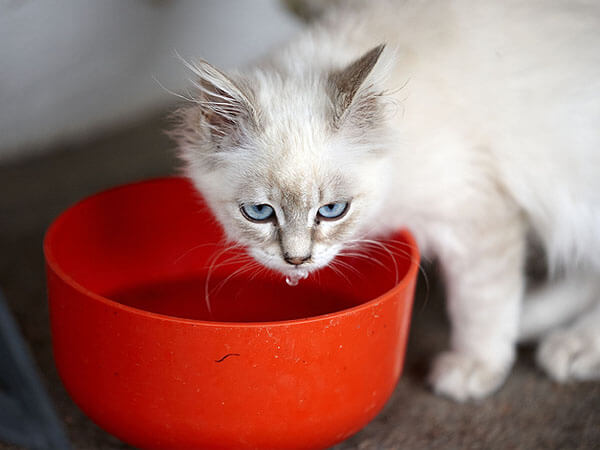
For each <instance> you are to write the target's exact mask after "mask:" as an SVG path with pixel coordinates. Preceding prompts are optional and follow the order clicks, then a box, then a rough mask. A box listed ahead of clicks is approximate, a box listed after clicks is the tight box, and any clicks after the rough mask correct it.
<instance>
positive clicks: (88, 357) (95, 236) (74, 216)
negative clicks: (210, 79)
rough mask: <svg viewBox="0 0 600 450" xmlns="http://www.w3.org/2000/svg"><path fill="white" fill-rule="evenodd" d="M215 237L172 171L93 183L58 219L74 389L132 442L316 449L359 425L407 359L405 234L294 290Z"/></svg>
mask: <svg viewBox="0 0 600 450" xmlns="http://www.w3.org/2000/svg"><path fill="white" fill-rule="evenodd" d="M223 242H224V241H223V236H222V233H221V230H220V228H219V226H218V225H217V223H216V222H215V220H214V219H213V218H212V216H211V215H210V213H209V211H208V209H207V208H206V206H205V205H204V204H203V202H202V200H201V199H200V198H199V196H198V194H197V193H196V192H195V191H194V189H193V187H192V186H191V185H190V183H188V182H187V181H186V180H184V179H181V178H164V179H156V180H150V181H145V182H141V183H136V184H131V185H126V186H123V187H119V188H116V189H112V190H109V191H106V192H103V193H100V194H98V195H95V196H92V197H90V198H88V199H86V200H83V201H82V202H80V203H78V204H76V205H75V206H73V207H72V208H70V209H69V210H67V211H66V212H64V213H63V214H62V215H61V216H60V217H59V218H58V219H57V220H56V221H55V222H54V223H53V224H52V226H51V227H50V229H49V231H48V233H47V235H46V238H45V241H44V252H45V256H46V263H47V275H48V295H49V301H50V320H51V327H52V340H53V348H54V357H55V361H56V366H57V368H58V371H59V373H60V376H61V378H62V380H63V382H64V384H65V386H66V389H67V390H68V392H69V394H70V395H71V397H72V398H73V400H74V401H75V402H76V403H77V404H78V405H79V406H80V407H81V409H82V410H83V411H84V412H85V413H86V414H87V415H88V416H89V417H90V418H91V419H92V420H94V421H95V422H96V423H97V424H98V425H100V426H101V427H102V428H104V429H105V430H106V431H108V432H109V433H112V434H114V435H115V436H117V437H119V438H120V439H122V440H123V441H125V442H128V443H130V444H131V445H134V446H136V447H141V448H177V449H183V448H194V449H197V448H223V449H224V448H236V449H238V448H260V449H285V448H324V447H327V446H330V445H333V444H335V443H337V442H340V441H342V440H344V439H345V438H347V437H348V436H350V435H352V434H353V433H355V432H357V431H358V430H360V429H361V428H362V427H363V426H365V425H366V424H367V423H368V422H369V421H370V420H371V419H373V417H375V415H376V414H377V412H378V411H380V409H381V408H382V407H383V405H384V404H385V402H386V401H387V400H388V398H389V397H390V395H391V393H392V391H393V389H394V386H395V385H396V382H397V381H398V378H399V376H400V372H401V369H402V364H403V361H404V353H405V347H406V339H407V334H408V328H409V320H410V311H411V306H412V299H413V293H414V287H415V281H416V278H417V268H418V262H419V254H418V251H417V247H416V245H415V242H414V240H413V238H412V236H411V235H410V234H409V233H408V232H406V231H402V232H400V233H399V234H398V235H397V236H395V239H394V241H390V242H388V243H387V244H386V249H387V250H382V249H381V248H378V247H376V248H375V249H374V250H375V251H373V252H371V254H370V256H371V257H370V258H364V257H361V258H356V257H354V258H352V257H342V261H344V263H342V264H341V266H340V267H339V268H338V269H337V271H336V270H333V269H329V268H326V269H323V270H321V271H319V272H317V273H316V274H313V275H311V276H310V277H309V278H308V279H307V280H304V281H301V282H300V284H299V285H298V286H296V287H290V286H287V285H286V284H285V283H284V281H283V278H282V277H281V276H280V275H278V274H274V273H271V272H268V271H266V270H259V271H257V270H249V267H250V266H252V263H250V260H249V258H248V257H246V256H244V254H243V253H242V252H240V251H236V250H234V251H232V252H229V251H225V250H224V249H225V247H224V244H223ZM238 269H239V271H238ZM247 269H248V270H247ZM209 272H210V276H208V273H209ZM206 294H208V297H209V298H208V300H209V301H208V302H207V299H206ZM207 303H210V308H209V307H208V306H207Z"/></svg>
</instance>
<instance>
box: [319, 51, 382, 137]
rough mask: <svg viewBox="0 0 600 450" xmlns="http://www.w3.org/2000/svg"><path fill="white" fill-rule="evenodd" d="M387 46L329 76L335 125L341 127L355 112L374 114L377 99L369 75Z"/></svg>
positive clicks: (366, 54)
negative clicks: (347, 117)
mask: <svg viewBox="0 0 600 450" xmlns="http://www.w3.org/2000/svg"><path fill="white" fill-rule="evenodd" d="M384 48H385V44H381V45H378V46H377V47H375V48H373V49H371V50H369V51H368V52H367V53H365V54H364V55H363V56H361V57H360V58H358V59H357V60H355V61H354V62H352V63H350V64H349V65H348V66H346V67H345V68H343V69H341V70H338V71H335V72H333V73H331V74H330V75H329V80H328V81H329V85H330V90H331V96H332V100H333V105H334V117H333V121H334V125H335V126H336V127H339V126H340V125H341V123H342V122H343V121H344V119H345V118H346V116H348V115H349V114H351V113H352V111H353V110H361V111H362V112H363V113H367V114H368V113H369V111H371V112H374V110H375V107H376V105H375V102H376V99H375V98H374V97H373V95H369V94H373V92H370V91H371V89H370V88H372V85H371V83H367V79H368V78H369V75H370V74H371V73H372V72H373V68H374V67H375V64H377V61H378V60H379V58H380V56H381V54H382V53H383V50H384Z"/></svg>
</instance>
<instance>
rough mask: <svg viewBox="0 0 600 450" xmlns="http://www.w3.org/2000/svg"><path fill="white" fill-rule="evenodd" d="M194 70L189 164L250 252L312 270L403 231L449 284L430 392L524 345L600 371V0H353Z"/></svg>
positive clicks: (477, 393) (282, 265)
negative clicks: (265, 50)
mask: <svg viewBox="0 0 600 450" xmlns="http://www.w3.org/2000/svg"><path fill="white" fill-rule="evenodd" d="M189 67H190V69H192V70H193V72H194V77H195V81H194V85H195V89H196V91H195V94H194V96H193V98H191V99H190V100H191V102H190V103H189V104H188V105H186V106H184V107H182V108H181V110H180V111H179V112H178V114H177V116H178V124H177V125H176V126H175V128H174V130H173V135H174V136H175V138H176V140H177V143H178V148H179V153H180V155H181V158H182V159H183V161H184V162H185V167H186V174H187V175H188V176H189V178H190V179H191V180H192V181H193V183H194V185H195V186H196V188H197V189H198V190H199V191H200V192H201V193H202V195H203V196H204V198H205V199H206V200H207V202H208V204H209V206H210V207H211V209H212V211H213V212H214V214H215V216H216V217H217V219H218V220H219V221H220V223H221V224H222V226H223V228H224V230H225V231H226V234H227V236H228V238H229V239H231V240H232V241H235V242H238V243H240V244H241V245H243V246H245V247H247V250H248V252H249V254H250V255H252V256H253V257H254V258H255V259H256V260H257V261H258V262H260V263H261V264H262V265H264V266H266V267H269V268H271V269H274V270H276V271H279V272H281V273H282V274H284V275H287V276H291V277H296V278H300V277H302V276H305V275H307V274H309V273H311V272H313V271H315V270H317V269H319V268H321V267H324V266H326V265H328V264H329V263H330V262H331V261H332V260H333V258H335V256H336V255H337V254H338V253H339V252H340V251H341V250H342V249H344V248H346V247H348V246H351V245H354V244H355V243H356V242H359V241H360V239H363V238H366V237H368V238H382V237H385V236H386V235H389V234H390V233H391V232H393V231H394V230H397V229H399V228H403V227H405V228H408V229H410V230H411V231H412V232H413V233H414V235H415V236H416V239H417V242H418V245H419V247H420V249H421V251H422V252H423V254H424V255H430V256H431V257H432V258H436V259H437V260H439V262H440V264H441V267H442V272H443V275H444V280H445V284H446V291H447V297H448V299H447V305H448V307H447V310H448V314H449V318H450V321H451V326H452V328H451V342H450V348H449V349H448V350H447V351H445V352H443V353H442V354H440V355H438V356H437V358H436V359H435V361H434V362H433V365H432V369H431V372H430V377H429V382H430V383H431V385H432V387H433V390H434V391H435V392H436V393H439V394H442V395H445V396H447V397H450V398H452V399H454V400H457V401H468V400H477V399H480V398H484V397H486V396H487V395H489V394H491V393H492V392H494V391H496V390H497V389H498V388H499V387H500V386H501V385H502V383H503V382H504V380H505V378H506V377H507V375H508V373H509V371H510V368H511V366H512V364H513V362H514V359H515V347H516V344H517V342H518V341H519V340H520V339H535V340H539V345H538V350H537V362H538V363H539V365H540V366H541V367H542V368H543V369H544V370H545V371H546V372H547V373H548V374H549V375H550V376H551V377H552V378H553V379H555V380H557V381H560V382H566V381H570V380H589V379H598V378H599V377H600V277H599V274H600V3H598V2H597V1H595V0H527V1H524V0H523V1H521V0H506V1H502V2H498V1H495V0H479V1H476V2H473V1H470V0H398V1H384V0H380V1H376V2H354V3H353V4H352V5H350V4H346V5H342V6H340V7H337V8H333V9H331V10H329V11H328V12H326V14H325V15H324V17H322V18H321V19H320V20H319V21H318V22H317V23H315V24H312V25H311V26H310V27H309V28H308V29H307V30H306V31H304V32H302V33H301V35H300V36H298V37H297V38H296V39H295V40H293V41H291V42H290V43H288V44H286V45H284V46H283V47H281V48H279V49H276V50H275V51H273V52H272V53H271V54H269V55H268V56H267V57H265V58H263V59H262V60H260V61H258V62H257V63H256V64H254V65H252V66H249V67H245V68H243V70H238V71H231V72H229V73H227V74H225V73H224V72H222V71H220V70H218V69H216V68H215V67H213V66H211V65H210V64H209V63H207V62H205V61H200V62H198V63H197V64H189ZM530 236H534V237H535V239H536V240H537V241H538V242H540V243H541V247H542V248H543V250H544V255H545V257H546V259H547V264H548V267H549V273H550V275H551V277H550V279H549V281H548V282H547V283H546V284H544V285H543V286H541V287H540V288H539V289H537V290H535V291H529V290H527V289H526V277H525V259H526V253H527V248H528V242H529V237H530Z"/></svg>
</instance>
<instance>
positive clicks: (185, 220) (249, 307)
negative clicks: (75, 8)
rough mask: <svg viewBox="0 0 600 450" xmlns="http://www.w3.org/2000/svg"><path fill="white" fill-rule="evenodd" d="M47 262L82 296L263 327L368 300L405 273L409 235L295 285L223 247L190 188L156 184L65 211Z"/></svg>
mask: <svg viewBox="0 0 600 450" xmlns="http://www.w3.org/2000/svg"><path fill="white" fill-rule="evenodd" d="M45 245H46V248H45V250H46V257H47V261H48V263H49V264H51V265H52V267H53V268H54V269H55V270H56V271H57V272H58V273H60V274H61V276H62V277H63V278H66V279H69V280H71V282H72V283H74V284H76V285H78V286H79V288H80V289H83V290H85V291H88V292H89V293H91V294H98V295H101V296H103V297H105V298H107V299H109V300H112V301H115V302H118V303H121V304H124V305H128V306H132V307H134V308H137V309H140V310H144V311H149V312H153V313H159V314H164V315H168V316H173V317H179V318H185V319H196V320H205V321H218V322H270V321H280V320H290V319H301V318H307V317H312V316H318V315H321V314H327V313H332V312H336V311H340V310H343V309H346V308H350V307H353V306H356V305H359V304H361V303H364V302H365V301H368V300H371V299H374V298H376V297H378V296H380V295H381V294H383V293H385V292H386V291H388V290H389V289H391V288H393V287H394V286H395V285H396V284H397V283H398V282H399V281H400V280H402V278H403V277H404V276H405V275H406V273H407V271H408V269H409V267H410V262H411V258H414V255H415V252H414V251H415V249H414V248H413V247H412V245H413V244H412V240H411V239H410V237H409V236H408V235H407V234H406V233H403V232H401V233H399V234H397V235H396V236H394V238H393V239H392V240H389V241H387V242H385V243H383V244H382V245H380V244H375V243H368V244H365V245H364V246H363V247H362V248H359V249H354V250H352V251H351V252H348V254H347V255H345V256H339V257H338V258H336V262H335V263H334V264H333V265H332V267H328V268H325V269H322V270H320V271H318V272H316V273H314V274H311V275H310V276H309V278H308V279H306V280H302V281H300V283H299V284H298V285H297V286H288V285H287V284H286V283H285V281H284V279H283V277H282V275H280V274H277V273H274V272H271V271H268V270H266V269H264V268H262V267H259V265H258V264H257V263H256V262H254V260H252V259H251V258H250V257H249V256H247V255H246V254H245V252H244V250H243V249H239V248H229V247H228V245H227V244H226V243H225V240H224V237H223V233H222V231H221V228H220V226H219V225H218V224H217V223H216V221H215V219H214V218H213V216H212V215H211V213H210V211H209V210H208V208H207V207H206V205H205V204H204V203H203V201H202V199H201V198H200V197H199V195H198V194H197V192H196V191H195V190H194V188H193V187H192V186H191V184H190V183H189V182H188V181H187V180H185V179H182V178H175V177H174V178H162V179H156V180H150V181H146V182H142V183H136V184H131V185H127V186H124V187H120V188H115V189H112V190H109V191H106V192H103V193H100V194H98V195H95V196H93V197H90V198H88V199H86V200H84V201H82V202H80V203H78V204H77V205H75V206H74V207H72V208H71V209H69V210H68V211H67V212H66V213H64V214H63V215H62V216H61V217H60V218H59V219H58V220H57V221H56V222H55V223H54V224H53V226H52V227H51V229H50V231H49V232H48V235H47V238H46V244H45Z"/></svg>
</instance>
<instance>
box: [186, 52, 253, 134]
mask: <svg viewBox="0 0 600 450" xmlns="http://www.w3.org/2000/svg"><path fill="white" fill-rule="evenodd" d="M188 67H189V68H190V69H191V70H192V71H193V72H194V74H195V75H196V77H197V80H195V82H194V85H195V87H196V88H197V90H198V92H197V95H196V96H195V98H194V102H195V103H197V104H198V106H199V108H200V111H201V117H202V119H203V122H204V123H203V125H205V126H206V127H207V128H208V129H209V130H210V133H211V135H212V137H213V139H214V140H220V139H223V138H224V137H232V138H235V136H236V135H239V133H242V132H243V131H244V130H245V129H248V128H249V127H255V126H256V125H257V122H258V119H257V114H256V110H255V108H254V106H253V102H252V100H251V98H252V93H251V92H250V91H249V89H247V88H246V89H243V88H242V87H241V86H240V85H239V84H238V83H236V82H234V81H233V80H231V79H230V78H229V77H228V76H227V75H225V74H224V73H223V72H221V71H220V70H219V69H217V68H215V67H214V66H211V65H210V64H209V63H207V62H206V61H200V62H199V63H197V64H194V65H188Z"/></svg>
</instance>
